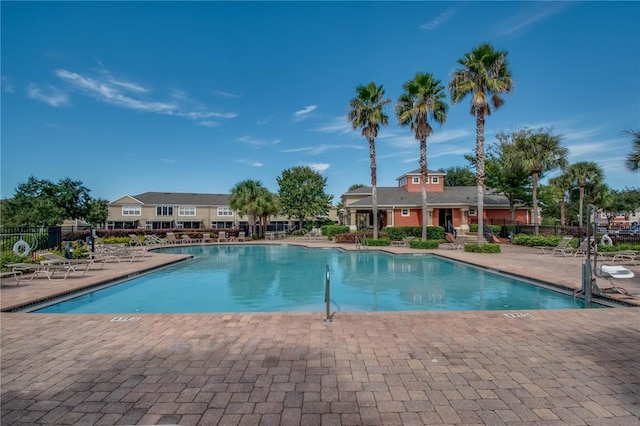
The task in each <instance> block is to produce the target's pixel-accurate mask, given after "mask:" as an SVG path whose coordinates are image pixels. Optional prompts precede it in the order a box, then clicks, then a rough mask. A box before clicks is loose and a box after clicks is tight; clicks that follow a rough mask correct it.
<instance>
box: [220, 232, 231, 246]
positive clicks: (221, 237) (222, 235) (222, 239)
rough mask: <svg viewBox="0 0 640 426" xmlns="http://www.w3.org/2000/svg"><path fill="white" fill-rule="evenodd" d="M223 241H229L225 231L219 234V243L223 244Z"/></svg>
mask: <svg viewBox="0 0 640 426" xmlns="http://www.w3.org/2000/svg"><path fill="white" fill-rule="evenodd" d="M223 241H227V242H228V241H229V238H227V233H226V232H225V231H220V232H218V242H219V243H221V242H223Z"/></svg>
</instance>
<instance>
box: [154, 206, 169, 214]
mask: <svg viewBox="0 0 640 426" xmlns="http://www.w3.org/2000/svg"><path fill="white" fill-rule="evenodd" d="M156 216H173V207H171V206H157V207H156Z"/></svg>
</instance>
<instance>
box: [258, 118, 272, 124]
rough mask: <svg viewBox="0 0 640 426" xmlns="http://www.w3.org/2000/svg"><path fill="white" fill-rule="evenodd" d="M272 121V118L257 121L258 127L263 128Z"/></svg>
mask: <svg viewBox="0 0 640 426" xmlns="http://www.w3.org/2000/svg"><path fill="white" fill-rule="evenodd" d="M271 120H273V116H270V117H267V118H265V119H264V120H258V126H264V125H265V124H269V123H270V122H271Z"/></svg>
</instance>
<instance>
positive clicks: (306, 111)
mask: <svg viewBox="0 0 640 426" xmlns="http://www.w3.org/2000/svg"><path fill="white" fill-rule="evenodd" d="M316 108H318V106H317V105H307V106H306V107H304V108H302V109H301V110H298V111H296V112H294V113H293V119H294V121H302V120H304V119H306V118H308V117H309V116H310V114H311V113H312V112H313V111H314V110H315V109H316Z"/></svg>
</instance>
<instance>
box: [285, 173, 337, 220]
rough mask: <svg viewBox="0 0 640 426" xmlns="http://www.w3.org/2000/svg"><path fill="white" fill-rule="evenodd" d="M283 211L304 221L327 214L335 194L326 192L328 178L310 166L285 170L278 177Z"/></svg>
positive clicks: (290, 216)
mask: <svg viewBox="0 0 640 426" xmlns="http://www.w3.org/2000/svg"><path fill="white" fill-rule="evenodd" d="M276 180H277V182H278V185H279V190H278V196H279V197H280V205H281V208H282V212H283V213H284V214H285V215H287V216H288V217H289V218H294V219H297V220H299V221H300V222H304V221H305V220H306V219H307V218H315V217H317V216H326V215H327V213H328V212H329V208H330V206H331V200H332V199H333V195H328V194H326V193H325V187H326V185H327V178H325V177H323V176H322V175H321V174H320V173H318V172H316V171H314V170H313V169H311V167H308V166H296V167H292V168H291V169H286V170H283V172H282V175H281V176H279V177H277V178H276Z"/></svg>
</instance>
